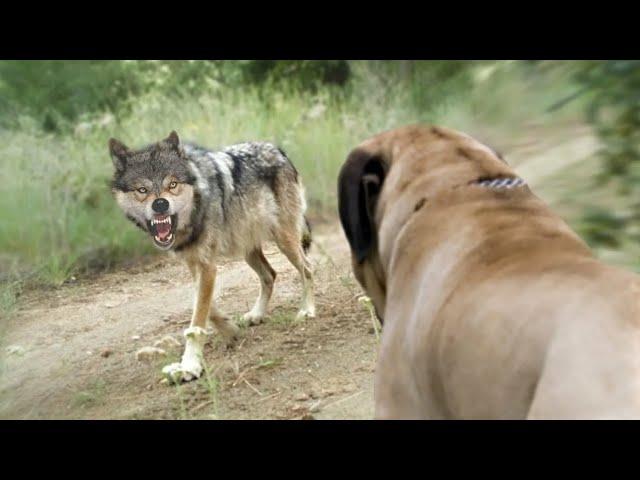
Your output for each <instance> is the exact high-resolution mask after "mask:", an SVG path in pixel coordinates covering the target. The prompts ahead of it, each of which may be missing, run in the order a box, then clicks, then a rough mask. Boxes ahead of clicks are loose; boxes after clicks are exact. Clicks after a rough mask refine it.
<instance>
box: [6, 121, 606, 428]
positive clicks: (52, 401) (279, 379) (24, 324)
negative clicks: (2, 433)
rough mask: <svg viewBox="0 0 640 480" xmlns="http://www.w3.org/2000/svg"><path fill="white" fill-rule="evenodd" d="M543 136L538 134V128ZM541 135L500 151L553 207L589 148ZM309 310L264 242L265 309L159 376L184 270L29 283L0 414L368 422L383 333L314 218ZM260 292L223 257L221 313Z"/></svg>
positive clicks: (584, 134)
mask: <svg viewBox="0 0 640 480" xmlns="http://www.w3.org/2000/svg"><path fill="white" fill-rule="evenodd" d="M536 136H538V135H536ZM560 137H561V138H560V139H559V140H557V137H554V136H551V137H549V136H545V135H543V134H541V135H539V138H542V139H546V140H547V141H546V142H542V141H538V142H533V143H532V142H524V143H522V142H521V143H516V144H513V145H511V146H509V145H505V146H504V148H502V151H503V153H505V155H506V157H507V159H508V161H509V163H510V164H511V165H513V166H514V167H516V169H517V170H518V171H519V172H520V174H521V175H522V176H523V177H525V178H526V179H527V180H528V181H529V183H530V184H531V185H532V186H533V188H534V191H536V193H538V194H540V195H541V196H542V197H543V198H544V199H545V200H546V201H548V202H550V203H552V204H553V191H551V190H545V188H544V187H545V181H544V180H545V179H546V178H549V177H551V176H552V175H554V174H555V173H557V172H558V171H559V170H560V169H562V168H565V167H567V166H568V165H569V162H579V161H582V160H583V159H584V158H586V157H588V155H590V154H591V153H592V152H593V150H594V149H595V147H596V145H595V142H594V141H593V137H591V136H590V134H589V132H588V131H582V130H580V129H578V130H575V131H574V132H573V133H572V134H569V135H560ZM314 234H315V235H314V236H315V239H314V241H315V246H314V248H313V249H312V254H311V258H312V261H313V263H314V266H315V270H316V292H317V318H316V319H313V320H307V321H306V322H302V323H296V322H294V321H293V316H294V315H295V313H296V310H297V306H298V302H299V296H300V285H299V281H298V277H297V272H295V270H294V269H293V267H292V266H291V265H290V264H289V263H288V262H287V261H286V259H285V258H284V257H283V256H282V255H281V254H280V253H279V252H277V250H276V249H275V247H270V248H269V249H268V250H267V252H266V255H267V257H268V259H269V261H270V262H271V264H272V265H273V267H274V268H275V270H276V271H277V272H278V278H277V280H276V286H275V291H274V296H273V299H272V302H271V316H270V318H269V319H268V320H267V321H266V322H265V323H263V324H262V325H259V326H255V327H247V328H245V329H244V338H243V340H242V341H241V342H240V343H239V344H238V345H237V346H236V347H235V348H234V349H232V350H229V351H227V350H225V349H224V347H223V346H222V344H221V342H220V339H219V337H218V336H217V335H215V334H214V335H212V337H211V341H210V342H209V345H208V346H207V347H206V349H205V360H206V363H207V365H208V373H207V375H206V376H205V378H201V379H200V380H198V381H197V382H192V383H188V384H185V385H183V386H181V387H172V386H168V385H166V384H162V383H161V380H162V375H161V368H162V366H163V365H164V364H166V363H169V362H173V361H176V360H178V358H179V356H180V354H181V348H182V346H180V347H177V348H174V349H173V350H170V351H169V354H168V356H167V357H165V358H161V359H157V360H155V361H152V362H151V363H143V362H139V361H138V360H136V358H135V352H136V351H137V350H138V349H139V348H141V347H143V346H152V345H153V344H154V343H155V342H156V341H158V340H160V339H161V338H163V337H165V336H167V335H169V336H172V337H174V338H175V339H176V340H178V341H179V342H180V343H181V344H183V343H184V342H183V338H182V335H181V333H182V331H183V330H184V328H185V327H186V326H187V323H188V322H189V317H190V312H191V306H192V305H191V302H192V290H191V289H192V285H191V279H190V276H189V273H188V271H187V269H186V267H185V266H183V265H182V264H180V263H179V262H177V261H175V260H171V259H169V258H167V257H162V258H160V259H158V260H156V261H154V262H153V263H151V264H146V265H143V266H139V267H136V268H130V269H127V270H122V271H118V272H115V273H112V274H108V275H104V276H101V277H100V278H98V279H97V280H94V281H85V282H81V283H79V284H76V285H73V286H65V287H63V288H61V289H57V290H52V291H48V292H42V291H40V292H35V291H34V292H30V293H27V294H26V295H25V296H24V298H23V299H22V300H21V304H20V308H19V310H18V311H17V312H16V314H15V315H13V316H12V318H10V319H9V320H8V323H7V325H6V329H5V330H6V338H5V339H4V345H3V347H2V349H3V353H4V350H5V348H6V347H7V346H9V345H12V346H18V347H21V348H22V349H23V351H22V352H18V353H15V354H11V355H4V357H5V358H4V365H3V372H2V377H0V418H28V419H34V418H114V419H132V418H140V419H142V418H181V419H184V418H225V419H248V418H251V419H289V418H312V417H313V418H317V419H323V418H333V419H365V418H372V416H373V371H374V366H375V359H376V346H377V335H376V333H377V332H376V331H375V330H374V328H373V324H372V320H371V318H370V314H369V312H368V311H367V310H366V308H365V307H364V306H363V305H361V304H360V303H359V302H358V301H357V297H358V296H359V295H360V289H359V287H358V286H357V284H356V282H355V281H354V278H353V274H352V273H351V267H350V260H349V253H348V245H347V242H346V239H345V238H344V236H343V234H342V231H341V229H340V228H339V226H338V224H337V223H335V224H332V225H325V226H321V227H317V228H316V229H315V232H314ZM257 293H258V280H257V277H256V276H255V274H254V273H253V272H252V271H251V270H250V269H249V267H248V266H247V265H245V264H244V262H242V261H237V262H229V263H226V264H224V265H222V266H221V268H220V272H219V275H218V283H217V285H216V295H215V297H216V301H217V302H218V305H219V307H220V308H221V310H222V311H224V312H226V313H228V314H230V315H239V314H242V313H244V312H245V311H247V310H248V309H249V308H250V307H251V305H252V304H253V301H254V300H255V297H256V295H257Z"/></svg>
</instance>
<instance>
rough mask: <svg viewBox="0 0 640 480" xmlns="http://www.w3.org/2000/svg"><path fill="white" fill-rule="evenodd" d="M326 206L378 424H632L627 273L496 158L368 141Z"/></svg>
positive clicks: (633, 316)
mask: <svg viewBox="0 0 640 480" xmlns="http://www.w3.org/2000/svg"><path fill="white" fill-rule="evenodd" d="M339 210H340V218H341V222H342V225H343V227H344V230H345V233H346V236H347V239H348V241H349V243H350V245H351V249H352V260H353V261H352V263H353V270H354V272H355V275H356V277H357V279H358V281H359V282H360V283H361V285H362V286H363V288H364V289H365V290H366V292H367V293H368V295H369V296H370V297H371V299H372V301H373V303H374V305H375V308H376V311H377V312H378V314H379V316H380V318H381V320H382V321H383V322H384V323H383V333H382V340H381V346H380V352H379V357H378V365H377V368H376V378H375V414H376V417H377V418H405V419H427V418H431V419H437V418H440V419H442V418H457V419H469V418H486V419H492V418H493V419H497V418H640V311H639V307H640V304H639V302H640V279H639V278H638V276H636V275H634V274H632V273H630V272H626V271H623V270H619V269H616V268H613V267H610V266H607V265H604V264H603V263H601V262H599V261H598V260H597V259H595V258H594V257H593V255H592V253H591V252H590V250H589V248H588V247H587V245H586V244H585V243H584V242H583V241H582V240H581V239H580V238H579V237H578V236H577V235H576V234H575V233H574V232H573V231H572V230H571V229H570V228H569V227H568V226H567V225H566V224H565V222H563V221H562V220H561V219H560V218H559V217H558V216H557V215H555V214H554V213H553V212H552V211H551V210H550V209H549V208H548V207H547V205H545V204H544V203H543V202H542V201H541V200H540V199H539V198H538V197H536V196H535V195H534V194H533V193H532V192H531V190H530V189H529V187H527V186H526V184H524V182H523V181H522V180H520V179H518V178H517V176H516V174H515V172H514V171H513V170H512V169H511V168H510V167H509V166H508V165H507V164H506V163H505V162H504V161H503V160H502V159H501V158H500V157H499V156H498V155H497V154H496V153H495V152H494V151H493V150H491V149H490V148H488V147H486V146H485V145H483V144H481V143H479V142H478V141H476V140H474V139H472V138H470V137H468V136H466V135H464V134H461V133H458V132H455V131H452V130H449V129H445V128H439V127H427V126H408V127H403V128H398V129H395V130H391V131H388V132H384V133H381V134H379V135H376V136H374V137H373V138H371V139H369V140H367V141H365V142H364V143H362V144H361V145H360V146H359V147H357V148H356V149H354V150H353V151H352V152H351V154H350V155H349V157H348V159H347V161H346V163H345V164H344V166H343V168H342V170H341V173H340V178H339Z"/></svg>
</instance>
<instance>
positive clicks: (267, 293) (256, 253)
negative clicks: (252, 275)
mask: <svg viewBox="0 0 640 480" xmlns="http://www.w3.org/2000/svg"><path fill="white" fill-rule="evenodd" d="M245 260H246V262H247V263H248V264H249V266H250V267H251V268H253V270H254V271H255V272H256V273H257V274H258V277H259V278H260V295H259V296H258V298H257V300H256V303H255V305H254V306H253V308H252V309H251V310H250V311H249V312H247V313H245V314H244V316H243V317H242V318H243V319H244V320H246V321H248V322H249V324H250V325H257V324H258V323H260V322H261V321H262V319H263V318H264V316H265V315H266V313H267V306H268V305H269V299H270V298H271V294H272V293H273V282H274V281H275V279H276V272H275V270H274V269H273V268H271V265H269V262H268V261H267V259H266V258H265V257H264V254H263V253H262V248H260V247H258V248H256V249H254V250H252V251H251V252H249V253H248V254H247V255H245Z"/></svg>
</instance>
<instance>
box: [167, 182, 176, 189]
mask: <svg viewBox="0 0 640 480" xmlns="http://www.w3.org/2000/svg"><path fill="white" fill-rule="evenodd" d="M177 186H178V182H171V183H170V184H169V189H170V190H173V189H174V188H176V187H177Z"/></svg>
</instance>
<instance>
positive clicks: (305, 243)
mask: <svg viewBox="0 0 640 480" xmlns="http://www.w3.org/2000/svg"><path fill="white" fill-rule="evenodd" d="M301 242H302V249H303V250H304V253H308V252H309V249H310V248H311V225H309V220H307V217H304V229H303V230H302V240H301Z"/></svg>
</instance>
